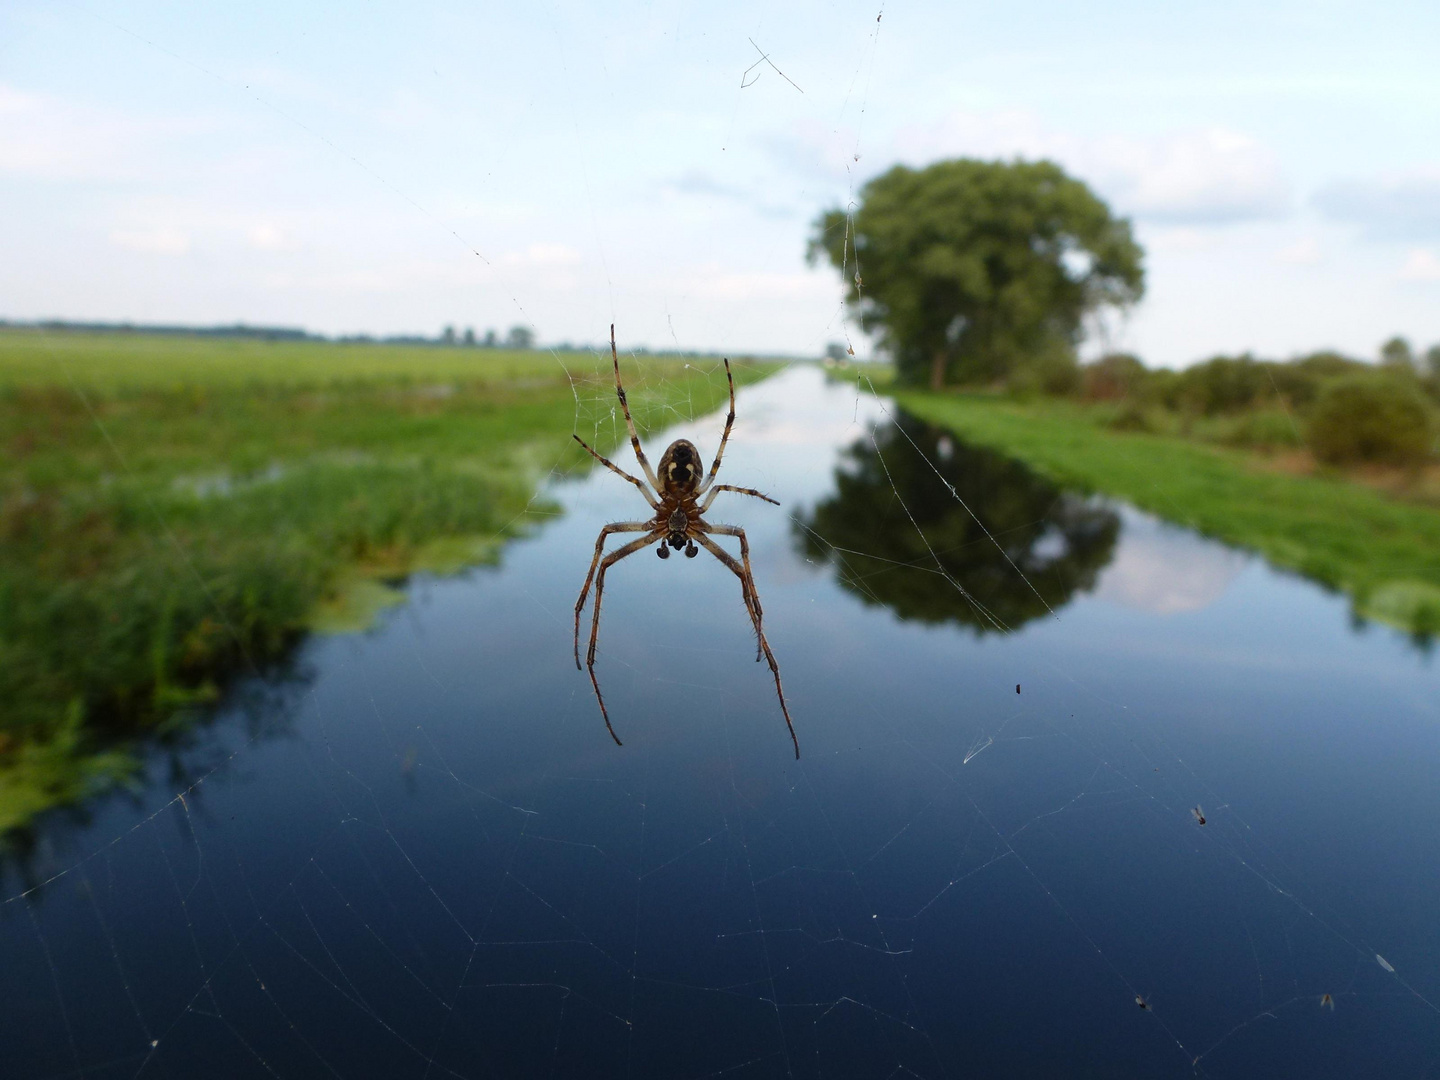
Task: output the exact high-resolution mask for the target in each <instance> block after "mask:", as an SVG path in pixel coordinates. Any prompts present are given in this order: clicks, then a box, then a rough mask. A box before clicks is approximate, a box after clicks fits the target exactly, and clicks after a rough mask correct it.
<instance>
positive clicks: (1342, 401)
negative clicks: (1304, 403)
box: [1309, 375, 1433, 465]
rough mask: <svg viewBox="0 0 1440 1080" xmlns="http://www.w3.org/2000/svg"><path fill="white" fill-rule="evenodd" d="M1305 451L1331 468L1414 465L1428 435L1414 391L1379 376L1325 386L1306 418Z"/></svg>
mask: <svg viewBox="0 0 1440 1080" xmlns="http://www.w3.org/2000/svg"><path fill="white" fill-rule="evenodd" d="M1309 438H1310V449H1311V451H1312V452H1313V453H1314V454H1315V456H1316V458H1318V459H1319V460H1321V461H1324V462H1326V463H1328V464H1331V465H1345V464H1351V463H1357V462H1383V463H1386V464H1392V465H1418V464H1420V463H1422V462H1423V461H1424V460H1425V459H1426V458H1427V457H1429V455H1430V448H1431V441H1432V439H1433V433H1432V429H1431V421H1430V414H1429V412H1428V411H1427V410H1426V407H1425V402H1424V400H1423V399H1422V398H1421V397H1420V395H1419V394H1418V393H1417V392H1416V391H1415V389H1414V387H1413V386H1410V385H1406V383H1404V382H1402V381H1400V380H1398V379H1393V378H1386V377H1384V376H1376V375H1371V376H1351V377H1349V378H1344V379H1339V380H1337V381H1335V382H1334V383H1331V384H1330V385H1329V386H1328V387H1326V389H1325V391H1324V392H1323V393H1322V394H1321V395H1320V400H1319V401H1318V402H1317V403H1316V405H1315V412H1314V414H1313V415H1312V416H1311V418H1310V432H1309Z"/></svg>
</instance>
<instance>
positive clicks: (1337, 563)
mask: <svg viewBox="0 0 1440 1080" xmlns="http://www.w3.org/2000/svg"><path fill="white" fill-rule="evenodd" d="M896 399H897V401H898V402H899V403H900V404H901V405H902V406H903V407H904V408H905V409H906V410H908V411H909V412H911V413H913V414H914V415H916V416H918V417H921V418H922V419H924V420H927V421H929V422H931V423H933V424H937V425H939V426H941V427H945V428H948V429H949V430H951V431H954V432H955V433H956V434H957V435H959V436H961V437H962V438H964V439H966V440H968V441H971V442H974V443H978V444H981V445H984V446H989V447H993V448H995V449H997V450H1000V451H1003V452H1005V453H1007V454H1011V455H1013V456H1014V457H1016V458H1019V459H1020V460H1022V461H1024V462H1026V463H1027V464H1029V465H1030V466H1032V467H1033V468H1035V469H1037V470H1039V471H1040V472H1042V473H1044V474H1046V475H1048V476H1050V477H1052V478H1053V479H1055V480H1056V481H1058V482H1060V483H1063V484H1067V485H1074V486H1079V487H1081V488H1083V489H1087V490H1093V491H1099V492H1104V493H1105V494H1109V495H1115V496H1118V497H1120V498H1122V499H1125V500H1127V501H1128V502H1131V503H1133V504H1134V505H1136V506H1138V507H1141V508H1142V509H1144V510H1148V511H1149V512H1151V513H1153V514H1156V515H1158V516H1160V517H1163V518H1166V519H1167V520H1170V521H1174V522H1177V523H1179V524H1182V525H1187V526H1189V527H1191V528H1194V529H1196V530H1198V531H1199V532H1202V533H1205V534H1206V535H1208V536H1213V537H1215V538H1217V539H1220V540H1224V541H1227V542H1229V543H1232V544H1237V545H1240V546H1243V547H1247V548H1251V549H1253V550H1255V551H1257V552H1259V553H1261V554H1262V555H1264V556H1265V557H1266V558H1267V559H1269V560H1270V561H1271V562H1272V563H1274V564H1276V565H1277V566H1282V567H1286V568H1288V569H1292V570H1296V571H1298V572H1300V573H1301V574H1304V575H1306V576H1307V577H1310V578H1313V579H1315V580H1317V581H1320V582H1322V583H1324V584H1325V585H1328V586H1330V587H1332V588H1335V589H1340V590H1343V591H1344V592H1346V593H1347V594H1349V595H1350V597H1351V598H1352V601H1353V603H1354V606H1355V610H1356V611H1357V612H1358V613H1359V614H1361V615H1363V616H1366V617H1369V618H1374V619H1378V620H1381V621H1384V622H1387V623H1390V624H1391V625H1394V626H1398V627H1401V628H1402V629H1406V630H1409V631H1411V632H1413V633H1417V634H1434V633H1436V632H1440V510H1437V509H1435V508H1433V507H1430V506H1425V505H1420V504H1416V503H1411V502H1405V501H1400V500H1397V499H1393V498H1390V497H1387V496H1386V495H1384V494H1382V493H1380V492H1377V491H1375V490H1372V489H1371V488H1368V487H1365V486H1363V485H1360V484H1357V483H1355V482H1353V481H1350V480H1347V479H1345V478H1343V477H1341V476H1333V477H1330V476H1323V475H1322V476H1292V475H1285V474H1283V473H1281V472H1279V471H1278V470H1276V469H1275V468H1274V467H1273V466H1270V465H1269V464H1267V462H1266V461H1265V460H1264V459H1262V458H1260V457H1258V456H1257V455H1255V454H1252V453H1248V452H1245V451H1241V450H1232V449H1226V448H1223V447H1217V446H1207V445H1202V444H1198V443H1196V442H1194V441H1190V440H1186V439H1183V438H1180V437H1177V436H1172V435H1160V434H1148V433H1141V432H1133V433H1132V432H1117V431H1114V430H1109V429H1107V428H1105V427H1104V426H1102V424H1101V421H1100V419H1099V417H1098V414H1096V413H1095V412H1094V410H1087V409H1085V408H1084V407H1082V406H1078V405H1075V404H1072V403H1068V402H1061V401H1038V402H1033V403H1030V402H1027V403H1017V402H1013V401H1007V400H1003V399H998V398H994V397H986V396H981V395H962V394H948V393H939V394H935V393H926V392H902V393H899V394H897V395H896Z"/></svg>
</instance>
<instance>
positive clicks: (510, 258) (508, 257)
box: [498, 244, 583, 266]
mask: <svg viewBox="0 0 1440 1080" xmlns="http://www.w3.org/2000/svg"><path fill="white" fill-rule="evenodd" d="M498 261H499V262H500V264H501V265H503V266H578V265H579V264H580V263H581V262H582V261H583V257H582V256H581V254H580V252H578V251H576V250H575V249H574V248H572V247H570V246H568V245H566V244H531V245H530V246H529V247H527V248H525V249H524V250H523V251H507V252H505V254H503V255H501V256H500V258H499V260H498Z"/></svg>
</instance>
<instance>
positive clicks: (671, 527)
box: [574, 323, 800, 760]
mask: <svg viewBox="0 0 1440 1080" xmlns="http://www.w3.org/2000/svg"><path fill="white" fill-rule="evenodd" d="M610 360H611V362H612V363H613V365H614V367H615V396H616V397H618V398H619V399H620V408H621V410H622V411H623V412H624V413H625V426H626V427H627V428H629V429H630V445H631V446H632V447H634V448H635V460H637V461H638V462H639V463H640V468H641V469H642V470H643V471H644V473H645V480H648V481H650V484H649V486H648V487H647V486H646V484H645V480H641V479H640V478H639V477H638V476H631V475H630V474H629V473H627V472H626V471H625V470H624V469H622V468H620V467H619V466H618V465H616V464H615V463H614V462H612V461H610V460H609V459H607V458H605V457H603V456H601V455H600V454H598V453H596V452H595V451H594V450H593V449H591V448H590V446H589V445H588V444H587V443H586V442H585V440H584V439H582V438H580V436H579V435H575V436H574V439H575V441H576V442H578V443H579V444H580V445H581V446H583V447H585V449H586V451H587V452H588V453H589V454H590V456H591V457H593V458H594V459H595V460H596V461H598V462H600V464H602V465H604V466H605V467H606V468H607V469H609V470H610V471H611V472H613V473H615V474H617V475H619V476H623V477H624V478H625V479H626V480H628V481H630V483H632V484H634V485H635V486H636V487H637V488H638V489H639V490H640V494H641V495H643V496H645V501H646V502H648V503H649V504H650V509H651V510H653V511H654V515H653V516H652V517H650V518H649V519H648V520H646V521H616V522H612V523H611V524H609V525H606V526H605V527H604V528H603V529H601V530H600V535H599V536H598V537H597V538H596V540H595V557H594V558H593V559H591V560H590V572H589V573H588V574H586V575H585V585H584V587H583V588H582V589H581V590H580V599H579V600H577V601H575V668H576V670H577V671H578V670H579V669H580V612H581V610H582V609H583V608H584V607H585V598H586V597H587V596H589V595H590V583H591V582H592V581H593V582H594V583H595V610H594V612H593V615H592V618H591V620H590V648H589V649H588V650H587V652H586V654H585V666H586V667H587V668H588V669H589V671H590V685H592V686H593V687H594V688H595V700H596V701H598V702H599V703H600V715H601V716H602V717H604V719H605V727H606V728H607V729H608V730H609V732H610V737H611V738H612V739H614V740H615V745H616V746H621V745H623V744H622V743H621V742H620V737H619V736H618V735H616V734H615V728H614V727H613V726H611V724H610V713H609V711H608V710H607V709H606V708H605V698H604V697H603V696H602V695H601V693H600V683H599V680H597V679H596V678H595V644H596V641H597V640H598V639H599V636H600V597H601V595H602V594H603V593H604V591H605V571H607V570H609V569H610V567H612V566H614V565H615V564H616V563H617V562H619V561H620V560H621V559H623V558H625V557H626V556H629V555H633V554H635V552H637V551H640V550H641V549H643V548H646V547H649V546H650V545H651V544H653V543H655V542H656V541H657V540H658V541H659V543H660V546H659V547H658V548H656V550H655V553H656V554H657V555H659V556H660V558H662V559H668V558H669V557H670V550H671V549H672V548H673V549H674V550H676V551H680V550H681V549H682V548H683V549H684V551H685V555H686V557H687V558H691V559H693V558H694V557H695V556H696V555H698V554H699V553H700V548H702V547H703V548H704V549H705V550H706V551H708V552H710V554H711V555H714V556H715V558H717V559H719V560H720V561H721V562H722V563H724V564H725V566H726V567H727V568H728V569H729V570H730V571H731V573H733V574H734V575H735V576H736V577H737V578H739V579H740V596H741V599H743V600H744V601H745V610H746V611H748V612H749V613H750V622H751V624H752V625H753V626H754V627H755V638H756V646H755V660H756V662H757V663H758V662H759V660H760V656H761V654H762V653H763V654H764V656H765V659H766V660H767V661H768V662H769V664H770V672H771V674H772V675H774V676H775V693H776V695H777V696H778V697H779V698H780V712H781V714H782V715H784V717H785V726H786V727H787V728H789V730H790V741H791V742H792V743H794V744H795V758H796V760H799V758H800V741H799V740H798V739H797V738H796V737H795V725H794V724H792V723H791V722H790V710H789V709H788V708H787V707H786V705H785V691H784V690H783V689H782V688H781V686H780V665H779V664H778V663H777V662H776V660H775V654H774V653H773V652H771V651H770V643H769V642H768V641H766V640H765V631H764V630H763V629H762V628H761V625H760V620H761V617H762V615H763V612H762V611H761V610H760V597H759V595H758V594H757V593H756V591H755V575H754V574H753V573H751V571H750V542H749V541H748V540H747V539H746V538H745V530H744V529H742V528H740V527H739V526H738V525H712V524H710V523H709V522H708V521H706V520H705V518H704V514H705V511H707V510H709V509H710V504H711V503H712V502H714V501H715V496H716V495H718V494H719V493H720V492H722V491H733V492H735V493H736V494H738V495H753V496H754V497H755V498H757V499H764V500H765V501H766V502H768V503H772V504H773V505H775V506H779V505H780V504H779V502H777V501H776V500H775V499H772V498H770V497H769V496H768V495H762V494H761V493H760V492H758V491H756V490H754V489H753V488H743V487H732V486H731V485H730V484H716V483H715V474H716V473H718V472H719V471H720V459H721V458H723V457H724V456H725V443H726V442H727V441H728V440H729V438H730V428H731V426H732V425H733V424H734V423H735V379H734V377H733V376H732V375H731V374H730V361H729V360H728V359H727V360H726V361H725V380H726V382H728V383H729V384H730V412H729V414H728V415H727V416H726V417H725V433H724V434H723V435H721V436H720V449H719V450H717V451H716V452H715V461H714V463H713V464H712V465H711V466H710V472H709V473H708V474H707V475H705V476H704V478H703V480H702V478H701V470H702V469H703V468H704V462H703V461H702V460H701V458H700V451H699V450H698V449H696V447H695V444H694V443H692V442H690V441H689V440H688V439H676V440H675V441H674V442H673V443H671V444H670V445H669V447H667V448H666V450H665V453H664V454H663V455H661V457H660V469H659V473H658V475H657V473H656V470H654V469H652V468H651V467H650V462H649V460H647V459H646V457H645V451H644V450H642V449H641V448H640V436H639V435H637V434H636V433H635V421H634V420H632V419H631V418H630V406H629V404H628V403H627V402H626V400H625V387H624V386H622V385H621V384H620V357H619V355H618V354H617V353H616V351H615V326H614V324H613V323H612V324H611V326H610ZM702 496H703V501H701V498H702ZM613 533H644V534H645V535H644V536H642V537H640V538H639V539H638V540H632V541H630V543H628V544H625V545H624V546H622V547H619V548H616V549H615V550H614V551H612V552H610V554H609V555H606V556H605V558H604V561H601V558H600V556H601V555H602V553H603V552H604V549H605V538H606V537H607V536H610V535H611V534H613ZM712 535H715V536H733V537H735V538H736V539H738V540H739V541H740V561H739V562H736V561H735V558H734V556H732V555H731V554H730V553H729V552H727V551H726V550H725V549H724V548H722V547H721V546H720V545H719V544H717V543H715V541H714V540H712V539H710V537H711V536H712ZM697 544H698V545H700V547H696V545H697ZM597 566H598V568H599V573H598V574H597V573H596V568H597Z"/></svg>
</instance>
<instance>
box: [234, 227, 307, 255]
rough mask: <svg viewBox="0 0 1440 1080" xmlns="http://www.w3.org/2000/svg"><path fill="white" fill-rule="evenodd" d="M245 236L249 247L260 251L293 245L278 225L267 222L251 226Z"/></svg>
mask: <svg viewBox="0 0 1440 1080" xmlns="http://www.w3.org/2000/svg"><path fill="white" fill-rule="evenodd" d="M245 238H246V240H247V241H248V242H249V244H250V246H251V247H253V248H258V249H259V250H260V251H284V250H286V249H287V248H292V247H294V246H295V245H294V244H293V243H292V242H291V240H290V238H289V237H288V236H286V235H285V233H284V232H283V231H282V230H281V229H280V227H279V226H278V225H272V224H270V223H269V222H261V223H260V224H259V225H254V226H251V228H250V231H249V232H248V233H247V234H246V237H245Z"/></svg>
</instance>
